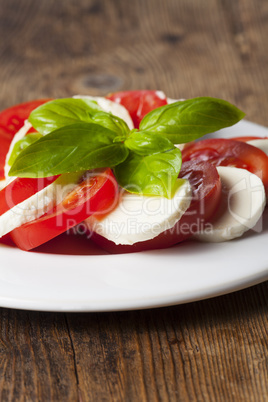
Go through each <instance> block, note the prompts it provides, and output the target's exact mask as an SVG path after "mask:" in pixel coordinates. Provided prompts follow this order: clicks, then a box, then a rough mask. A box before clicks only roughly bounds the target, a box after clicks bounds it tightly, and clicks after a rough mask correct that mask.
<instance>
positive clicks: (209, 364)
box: [0, 0, 268, 402]
mask: <svg viewBox="0 0 268 402" xmlns="http://www.w3.org/2000/svg"><path fill="white" fill-rule="evenodd" d="M267 37H268V2H265V1H253V0H243V1H242V0H237V1H233V0H207V1H206V2H204V1H202V0H180V1H178V0H165V1H162V0H132V1H131V2H130V1H124V0H99V1H97V0H90V1H88V0H77V1H72V0H64V1H53V0H43V1H35V0H23V2H22V1H19V0H0V38H1V41H0V63H1V68H0V83H1V91H0V109H2V108H4V107H8V106H10V105H12V104H15V103H19V102H22V101H26V100H30V99H33V98H41V97H61V96H71V95H73V94H77V93H82V94H88V93H90V94H93V95H95V94H100V95H103V94H106V93H107V92H110V91H116V90H121V89H137V88H149V89H162V90H164V91H165V92H166V93H167V94H168V95H169V96H170V97H185V98H189V97H194V96H204V95H209V96H217V97H221V98H225V99H227V100H229V101H231V102H233V103H235V104H236V105H237V106H238V107H240V108H241V109H243V110H244V111H245V113H246V114H247V118H248V119H249V120H252V121H255V122H257V123H260V124H264V125H267V126H268V114H267V104H268V91H267V88H268V71H267V64H268V52H267V39H266V38H267ZM245 252H246V250H245ZM237 263H238V264H239V261H238V262H237ZM0 272H1V270H0ZM267 295H268V283H263V284H261V285H258V286H254V287H252V288H250V289H246V290H243V291H240V292H236V293H233V294H230V295H226V296H221V297H218V298H214V299H211V300H206V301H200V302H196V303H191V304H186V305H181V306H174V307H169V308H162V309H156V310H146V311H132V312H117V313H116V312H115V313H102V314H60V313H59V314H52V313H37V312H25V311H17V310H8V309H1V310H0V400H1V401H4V402H5V401H182V402H184V401H224V402H225V401H235V402H236V401H245V402H248V401H256V402H261V401H264V402H265V401H267V395H268V386H267V384H268V341H267V339H268V333H267V331H268V315H267V307H268V296H267Z"/></svg>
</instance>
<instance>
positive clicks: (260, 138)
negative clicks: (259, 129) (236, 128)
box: [230, 135, 268, 142]
mask: <svg viewBox="0 0 268 402" xmlns="http://www.w3.org/2000/svg"><path fill="white" fill-rule="evenodd" d="M267 138H268V137H254V136H252V135H251V136H248V137H232V138H230V139H231V140H235V141H242V142H248V141H252V140H265V139H267Z"/></svg>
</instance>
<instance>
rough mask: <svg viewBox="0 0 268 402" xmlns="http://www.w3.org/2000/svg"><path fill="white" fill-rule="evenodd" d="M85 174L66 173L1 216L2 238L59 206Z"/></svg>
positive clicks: (0, 231) (0, 230)
mask: <svg viewBox="0 0 268 402" xmlns="http://www.w3.org/2000/svg"><path fill="white" fill-rule="evenodd" d="M83 173H84V172H76V173H65V174H62V175H61V176H60V177H58V178H57V179H56V180H55V181H54V182H53V183H51V184H50V185H48V186H47V187H45V188H44V189H42V190H41V191H39V192H37V193H36V194H34V195H32V196H31V197H29V198H27V199H26V200H24V201H23V202H21V203H19V204H17V205H15V206H14V207H13V208H11V209H9V210H8V211H7V212H5V213H4V214H2V215H1V216H0V237H2V236H4V235H5V234H7V233H9V232H11V231H12V230H13V229H16V228H17V227H19V226H21V225H23V224H24V223H28V222H31V221H33V220H35V219H37V218H40V216H42V215H43V214H45V213H46V212H48V211H49V210H50V209H51V208H52V207H53V206H54V205H58V204H59V203H60V202H62V201H63V200H64V198H65V197H66V196H67V195H68V194H69V193H70V192H71V191H73V189H74V188H75V187H76V186H77V183H78V181H79V179H80V177H81V176H82V175H83Z"/></svg>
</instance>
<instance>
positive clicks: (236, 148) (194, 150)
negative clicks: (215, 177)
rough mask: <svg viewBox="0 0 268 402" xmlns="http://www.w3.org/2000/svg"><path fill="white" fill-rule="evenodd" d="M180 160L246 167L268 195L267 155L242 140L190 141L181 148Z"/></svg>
mask: <svg viewBox="0 0 268 402" xmlns="http://www.w3.org/2000/svg"><path fill="white" fill-rule="evenodd" d="M182 160H183V161H184V162H186V161H189V160H191V161H209V162H210V163H212V164H213V165H215V166H234V167H238V168H242V169H247V170H248V171H249V172H251V173H254V174H256V175H257V176H258V177H259V178H260V179H261V180H262V181H263V184H264V187H265V190H266V194H267V195H268V157H267V155H266V154H265V153H264V152H263V151H261V150H260V149H258V148H257V147H254V146H253V145H250V144H247V143H245V142H242V141H236V140H230V139H223V138H214V139H207V140H202V141H198V142H195V143H192V144H190V145H188V146H186V147H185V148H184V149H183V150H182Z"/></svg>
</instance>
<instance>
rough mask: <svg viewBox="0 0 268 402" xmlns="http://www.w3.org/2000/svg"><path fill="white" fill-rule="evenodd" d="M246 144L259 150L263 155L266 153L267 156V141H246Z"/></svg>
mask: <svg viewBox="0 0 268 402" xmlns="http://www.w3.org/2000/svg"><path fill="white" fill-rule="evenodd" d="M247 143H248V144H250V145H253V146H254V147H257V148H259V149H261V150H262V151H263V152H264V153H266V155H268V139H265V138H264V139H263V140H261V139H259V140H251V141H247Z"/></svg>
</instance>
